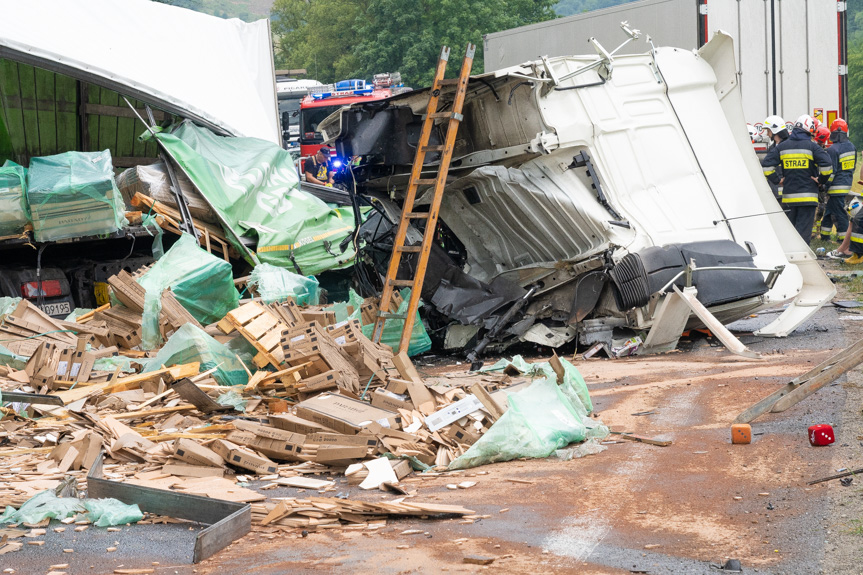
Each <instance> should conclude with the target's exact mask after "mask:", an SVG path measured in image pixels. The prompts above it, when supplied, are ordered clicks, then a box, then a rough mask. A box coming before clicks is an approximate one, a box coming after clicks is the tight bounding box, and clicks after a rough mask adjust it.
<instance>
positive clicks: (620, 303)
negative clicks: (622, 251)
mask: <svg viewBox="0 0 863 575" xmlns="http://www.w3.org/2000/svg"><path fill="white" fill-rule="evenodd" d="M610 274H611V280H612V281H613V282H614V288H615V289H614V299H615V301H616V302H617V307H618V309H620V311H627V310H630V309H632V308H636V307H641V306H643V305H645V304H647V302H648V301H649V300H650V287H649V284H648V278H647V272H646V271H645V270H644V264H643V263H642V262H641V257H640V256H639V255H638V254H627V255H626V256H624V257H623V259H622V260H620V262H619V263H618V264H617V265H616V266H614V269H612V270H611V272H610Z"/></svg>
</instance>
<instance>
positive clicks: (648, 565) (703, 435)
mask: <svg viewBox="0 0 863 575" xmlns="http://www.w3.org/2000/svg"><path fill="white" fill-rule="evenodd" d="M752 321H753V322H758V321H759V319H755V320H752ZM763 321H766V319H764V320H763ZM739 323H740V322H739ZM859 323H860V322H846V321H843V320H841V319H840V316H839V312H838V311H837V310H836V309H835V308H832V307H829V306H828V307H826V308H824V309H822V310H821V311H820V312H819V313H818V314H817V315H816V316H815V318H814V319H813V320H812V321H810V322H809V323H808V324H807V325H806V326H804V327H803V328H802V329H801V330H798V332H795V333H794V334H793V335H792V336H791V337H790V338H788V339H785V340H770V339H761V340H759V339H758V338H753V337H750V338H749V339H750V341H749V346H750V347H751V348H752V349H755V350H757V351H760V352H762V353H763V354H765V359H763V360H761V361H750V360H743V359H741V358H738V357H736V356H732V355H731V354H729V353H728V352H727V351H725V350H724V349H723V348H721V347H713V346H711V345H710V344H709V343H708V342H707V341H706V340H700V341H696V342H695V343H694V344H693V345H692V346H691V349H690V350H689V351H687V352H685V353H672V354H668V355H663V356H655V357H649V358H638V359H636V358H632V359H624V360H616V361H609V360H589V361H580V362H579V363H577V367H578V368H579V370H580V371H581V372H582V374H583V375H584V377H585V379H586V381H587V382H588V386H589V388H590V391H591V396H592V398H593V401H594V405H595V409H596V412H597V414H598V416H599V418H600V419H601V420H602V421H603V422H604V423H605V424H607V425H608V426H609V427H610V428H611V429H612V430H616V431H630V432H634V433H637V434H639V435H645V436H649V437H653V438H657V439H669V440H672V441H673V444H672V445H671V446H669V447H656V446H651V445H645V444H640V443H633V442H620V443H612V444H608V445H607V448H608V449H607V450H606V451H604V452H603V453H600V454H597V455H591V456H588V457H585V458H582V459H574V460H571V461H562V460H560V459H556V458H549V459H546V460H530V461H527V460H524V461H513V462H509V463H500V464H495V465H490V466H485V467H480V468H476V469H472V470H468V471H466V472H461V473H455V474H448V475H443V476H437V477H430V478H413V479H411V480H410V481H409V483H408V484H407V485H408V486H409V489H416V492H417V493H416V497H417V499H420V500H429V501H434V502H440V503H449V504H459V505H464V506H467V507H469V508H471V509H473V510H475V511H476V513H477V515H479V516H480V518H478V519H475V520H472V521H471V520H467V521H465V520H461V519H450V520H443V521H423V520H398V521H390V522H388V524H387V526H386V527H385V528H382V529H378V530H373V531H369V530H363V531H352V530H349V529H334V530H327V531H324V532H313V533H309V534H308V535H307V536H306V537H303V536H302V534H299V533H295V532H290V531H289V532H285V533H281V532H278V531H276V530H271V529H258V528H256V529H255V532H253V533H252V534H250V535H249V536H247V537H246V538H244V539H243V540H240V541H238V542H236V543H234V544H233V545H232V546H231V547H230V548H228V549H227V550H225V551H224V552H222V553H220V554H219V555H217V556H216V557H214V558H213V559H211V560H209V561H207V562H205V563H204V564H202V565H199V566H198V573H214V574H216V573H218V574H226V573H241V572H243V573H250V574H261V575H263V574H276V573H286V572H291V573H306V572H308V573H325V572H345V573H347V572H350V573H393V574H396V573H430V572H453V573H475V572H481V571H483V570H486V569H488V570H492V571H494V572H503V573H540V572H541V573H573V572H577V573H609V574H613V573H632V572H636V573H657V574H659V573H694V574H697V573H717V571H716V570H715V569H712V568H711V567H710V563H715V564H720V563H723V562H725V560H726V559H728V558H735V559H739V560H740V562H741V563H742V565H743V567H744V572H759V573H776V574H781V573H787V574H798V573H800V574H803V573H806V574H810V573H859V572H861V571H863V567H861V565H863V553H861V549H860V547H861V543H863V538H861V537H860V536H858V535H853V534H851V533H850V532H849V531H850V530H851V529H852V528H853V527H854V526H855V525H858V524H855V523H854V522H853V521H854V520H855V519H863V514H861V499H863V498H861V491H860V489H861V487H863V485H860V484H859V483H860V482H857V483H854V484H852V486H851V487H842V486H840V484H839V482H838V481H834V482H830V483H825V484H821V485H815V486H811V487H810V486H807V485H806V482H807V481H808V480H811V479H815V478H818V477H822V476H826V475H832V474H834V473H835V472H836V470H837V469H841V468H846V467H847V468H853V467H855V466H856V467H860V465H859V464H860V462H861V461H863V458H861V457H860V455H861V446H863V442H861V441H860V440H859V439H857V437H858V436H859V435H861V426H860V407H861V395H863V394H861V390H860V384H861V381H860V379H861V378H860V375H859V368H858V370H857V371H856V372H855V373H852V374H850V375H849V376H848V377H847V378H842V379H840V380H839V381H838V382H836V383H834V384H832V385H831V386H828V387H827V388H825V389H822V390H821V391H820V392H818V393H817V394H815V395H814V396H812V397H810V398H808V399H807V400H805V401H803V402H802V403H800V404H798V405H796V406H794V407H793V408H791V409H789V410H788V411H786V412H783V413H776V414H767V415H765V416H762V417H761V418H759V419H757V420H756V421H755V422H754V423H753V433H754V437H753V443H752V444H751V445H731V442H730V432H729V428H730V424H731V422H732V420H733V419H734V418H735V417H736V416H737V414H738V413H740V412H741V411H743V410H744V409H746V408H747V407H749V406H750V405H752V404H753V403H755V402H756V401H758V400H759V399H761V398H762V397H764V396H766V395H768V394H769V393H771V392H773V391H774V390H776V389H777V388H779V387H780V386H782V385H784V384H785V383H787V382H788V381H789V380H790V379H793V378H794V377H796V376H797V375H799V374H802V373H804V372H806V371H808V370H809V369H811V368H812V367H813V366H814V365H816V364H817V363H818V362H820V361H822V360H824V359H826V358H827V357H829V356H830V355H832V354H833V353H835V352H836V351H838V350H839V349H841V348H843V347H845V346H847V345H848V344H849V343H850V342H851V341H853V340H854V339H856V338H859V337H860V336H861V335H863V334H861V332H863V330H861V329H860V328H858V327H857V326H858V325H859ZM735 327H736V328H738V329H749V328H748V327H747V326H746V325H735ZM458 369H463V367H459V368H458ZM642 412H650V413H648V414H646V415H633V414H637V413H642ZM815 423H830V424H832V425H833V426H834V427H835V429H836V432H837V443H836V444H834V445H832V446H829V447H824V448H814V447H811V446H810V445H809V443H808V440H807V433H806V430H807V428H808V426H809V425H812V424H815ZM612 437H613V436H612ZM610 439H611V438H610ZM465 479H469V480H471V481H476V482H477V485H475V486H474V487H471V488H469V489H466V490H461V489H460V490H455V491H453V490H450V489H447V487H446V485H447V484H451V483H457V482H458V481H462V480H465ZM860 481H863V480H860ZM340 489H341V487H340ZM344 490H345V492H350V493H351V496H352V497H359V498H371V499H374V498H381V499H389V498H392V497H394V496H393V495H384V494H381V493H379V492H372V493H368V492H365V493H357V492H356V490H354V489H351V490H349V489H348V488H347V486H346V485H345V486H344ZM290 494H291V495H292V494H294V493H290ZM299 495H302V494H299ZM313 495H314V493H313ZM405 531H409V532H415V531H418V532H416V533H413V534H404V533H403V532H405ZM471 554H478V555H482V556H486V557H496V559H495V561H494V563H493V564H492V565H491V566H488V567H483V566H478V565H469V564H464V563H463V558H464V557H465V556H466V555H471Z"/></svg>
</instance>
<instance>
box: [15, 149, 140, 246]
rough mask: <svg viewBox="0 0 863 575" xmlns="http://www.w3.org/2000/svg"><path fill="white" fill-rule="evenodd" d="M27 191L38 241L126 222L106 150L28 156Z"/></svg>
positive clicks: (103, 231) (92, 232) (107, 229)
mask: <svg viewBox="0 0 863 575" xmlns="http://www.w3.org/2000/svg"><path fill="white" fill-rule="evenodd" d="M26 193H27V203H28V205H29V207H30V215H31V219H32V221H33V236H34V237H35V238H36V241H39V242H45V241H52V240H62V239H66V238H77V237H81V236H97V235H101V234H109V233H112V232H116V231H117V230H119V229H120V228H122V227H123V226H125V225H126V223H127V221H126V218H125V215H124V214H125V207H124V205H123V198H122V197H121V196H120V192H119V191H118V190H117V186H116V184H115V183H114V167H113V166H112V165H111V152H109V151H108V150H104V151H102V152H66V153H65V154H58V155H56V156H45V157H39V158H33V159H31V160H30V169H29V171H28V173H27V192H26Z"/></svg>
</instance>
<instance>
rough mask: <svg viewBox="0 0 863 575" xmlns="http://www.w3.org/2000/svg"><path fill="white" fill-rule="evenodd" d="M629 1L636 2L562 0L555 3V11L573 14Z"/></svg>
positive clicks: (620, 0) (561, 13) (624, 0)
mask: <svg viewBox="0 0 863 575" xmlns="http://www.w3.org/2000/svg"><path fill="white" fill-rule="evenodd" d="M629 2H635V0H560V1H559V2H558V3H557V4H555V5H554V11H555V12H557V14H558V15H559V16H572V15H573V14H581V13H582V12H590V11H591V10H601V9H602V8H610V7H612V6H618V5H620V4H627V3H629Z"/></svg>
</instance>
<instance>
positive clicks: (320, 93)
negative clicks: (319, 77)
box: [300, 72, 410, 158]
mask: <svg viewBox="0 0 863 575" xmlns="http://www.w3.org/2000/svg"><path fill="white" fill-rule="evenodd" d="M408 90H410V88H406V87H404V85H403V84H402V82H401V74H399V73H398V72H394V73H392V74H375V77H374V80H373V81H372V82H371V83H368V82H366V81H365V80H343V81H341V82H337V83H335V84H325V85H323V86H314V87H311V88H309V94H308V96H306V97H305V98H303V100H302V102H300V155H301V156H302V157H303V158H308V157H311V156H314V155H315V153H316V152H317V151H318V150H319V149H320V148H321V147H322V146H323V143H324V138H323V136H321V133H320V132H319V131H318V124H320V123H321V121H322V120H323V119H324V118H326V117H327V116H329V115H330V114H332V113H333V112H335V111H336V110H338V109H339V108H341V107H343V106H350V105H351V104H357V103H360V102H372V101H374V100H381V99H383V98H389V97H390V96H394V95H396V94H400V93H402V92H406V91H408Z"/></svg>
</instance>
